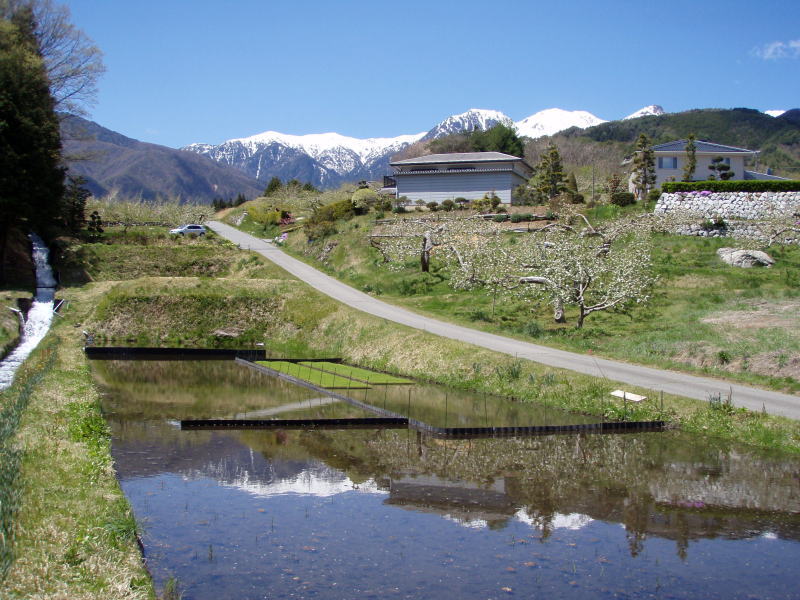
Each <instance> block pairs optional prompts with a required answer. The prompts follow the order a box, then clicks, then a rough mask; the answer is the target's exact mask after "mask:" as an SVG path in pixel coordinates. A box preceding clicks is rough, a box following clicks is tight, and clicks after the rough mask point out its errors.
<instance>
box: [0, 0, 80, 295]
mask: <svg viewBox="0 0 800 600" xmlns="http://www.w3.org/2000/svg"><path fill="white" fill-rule="evenodd" d="M35 32H36V23H35V21H34V18H33V12H32V11H31V10H30V8H26V7H24V8H20V9H19V10H17V11H15V12H14V13H13V14H12V15H11V17H10V18H2V19H0V281H1V280H2V279H3V271H2V265H3V264H4V258H5V257H4V256H3V255H2V254H4V251H5V246H6V239H7V235H8V232H9V230H10V229H11V228H12V227H20V226H24V227H25V228H36V229H39V230H41V229H42V227H44V226H49V225H52V224H53V223H55V222H56V221H57V219H58V217H59V216H60V209H61V199H62V196H63V194H64V170H63V168H62V167H61V134H60V131H59V122H58V117H57V116H56V113H55V111H54V101H53V98H52V96H51V95H50V88H49V81H48V78H47V72H46V70H45V66H44V61H43V60H42V57H41V54H40V53H39V48H38V42H37V39H36V35H35Z"/></svg>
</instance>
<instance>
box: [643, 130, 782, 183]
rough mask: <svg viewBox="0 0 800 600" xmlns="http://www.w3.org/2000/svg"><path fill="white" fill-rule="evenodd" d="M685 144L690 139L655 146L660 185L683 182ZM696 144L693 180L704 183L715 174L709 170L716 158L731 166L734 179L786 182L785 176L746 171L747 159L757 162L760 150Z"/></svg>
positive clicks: (700, 141)
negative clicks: (783, 180)
mask: <svg viewBox="0 0 800 600" xmlns="http://www.w3.org/2000/svg"><path fill="white" fill-rule="evenodd" d="M686 143H687V140H676V141H674V142H667V143H666V144H658V145H655V146H653V154H654V155H655V159H656V185H657V186H660V185H661V184H662V183H664V182H665V181H681V180H682V179H683V167H684V165H685V164H686V159H687V154H686ZM694 145H695V158H696V159H697V166H696V167H695V170H694V176H693V177H692V179H693V180H694V181H703V180H706V179H708V178H709V177H710V176H711V175H714V171H712V170H711V169H709V167H710V166H711V161H712V160H714V159H715V158H717V157H720V158H722V160H723V162H724V163H725V164H726V165H728V166H729V167H730V172H731V173H733V177H732V179H783V177H776V176H775V175H771V174H770V173H768V172H767V173H758V172H756V171H749V170H747V169H745V159H752V160H753V162H756V161H757V160H758V154H759V151H758V150H748V149H747V148H737V147H736V146H725V145H723V144H715V143H713V142H705V141H702V140H695V143H694Z"/></svg>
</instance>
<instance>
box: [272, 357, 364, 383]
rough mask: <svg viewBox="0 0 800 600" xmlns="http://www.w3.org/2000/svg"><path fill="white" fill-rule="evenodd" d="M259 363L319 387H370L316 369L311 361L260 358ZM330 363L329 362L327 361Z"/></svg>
mask: <svg viewBox="0 0 800 600" xmlns="http://www.w3.org/2000/svg"><path fill="white" fill-rule="evenodd" d="M256 362H257V364H259V365H263V366H265V367H268V368H270V369H275V370H276V371H280V372H281V373H285V374H286V375H291V376H292V377H297V378H298V379H303V380H305V381H308V382H309V383H313V384H315V385H318V386H319V387H324V388H328V389H331V390H336V389H350V390H363V389H368V388H369V386H368V385H367V384H366V383H363V382H360V381H355V380H353V379H348V378H347V377H339V376H338V375H334V374H333V373H326V372H324V371H321V370H319V369H314V368H312V367H310V366H309V363H292V362H286V361H281V360H275V361H272V360H259V361H256ZM325 364H329V363H325Z"/></svg>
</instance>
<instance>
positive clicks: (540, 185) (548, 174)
mask: <svg viewBox="0 0 800 600" xmlns="http://www.w3.org/2000/svg"><path fill="white" fill-rule="evenodd" d="M533 187H534V189H535V190H536V192H537V193H538V195H539V197H540V198H541V199H543V200H552V199H553V198H555V197H556V196H558V195H560V194H561V193H562V192H564V191H565V190H566V189H567V185H566V183H565V181H564V168H563V167H562V166H561V154H559V152H558V147H557V146H556V145H555V144H553V143H551V144H550V145H549V146H548V147H547V150H546V151H545V153H544V154H543V155H542V157H541V159H540V160H539V164H538V165H536V175H535V176H534V178H533Z"/></svg>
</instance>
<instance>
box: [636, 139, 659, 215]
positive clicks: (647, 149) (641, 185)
mask: <svg viewBox="0 0 800 600" xmlns="http://www.w3.org/2000/svg"><path fill="white" fill-rule="evenodd" d="M655 183H656V159H655V154H654V153H653V146H652V144H651V143H650V138H648V137H647V136H646V135H645V134H643V133H642V134H640V135H639V139H638V140H637V141H636V155H635V156H634V159H633V185H634V187H635V189H636V199H637V200H640V201H643V200H645V199H646V198H647V192H649V191H650V188H651V187H653V185H655Z"/></svg>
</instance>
